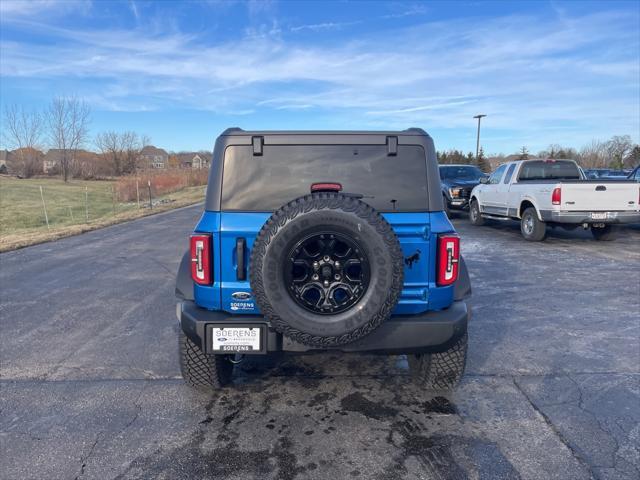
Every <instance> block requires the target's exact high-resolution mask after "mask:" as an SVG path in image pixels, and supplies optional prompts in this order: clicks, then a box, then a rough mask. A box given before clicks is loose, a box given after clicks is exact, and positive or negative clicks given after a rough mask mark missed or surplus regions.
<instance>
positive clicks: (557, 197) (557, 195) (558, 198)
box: [551, 187, 562, 205]
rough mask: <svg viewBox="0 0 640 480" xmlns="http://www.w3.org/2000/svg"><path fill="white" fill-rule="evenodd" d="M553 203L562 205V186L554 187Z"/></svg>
mask: <svg viewBox="0 0 640 480" xmlns="http://www.w3.org/2000/svg"><path fill="white" fill-rule="evenodd" d="M551 203H552V204H553V205H560V204H561V203H562V189H561V188H560V187H556V188H554V189H553V193H552V194H551Z"/></svg>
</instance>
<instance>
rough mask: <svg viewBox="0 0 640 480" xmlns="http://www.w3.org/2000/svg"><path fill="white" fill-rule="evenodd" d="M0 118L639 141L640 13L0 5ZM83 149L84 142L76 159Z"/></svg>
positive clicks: (442, 139) (439, 5)
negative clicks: (83, 107)
mask: <svg viewBox="0 0 640 480" xmlns="http://www.w3.org/2000/svg"><path fill="white" fill-rule="evenodd" d="M0 27H1V37H0V49H1V51H0V73H1V82H0V95H1V99H2V104H3V106H4V105H6V104H9V103H18V104H22V105H25V106H27V107H28V108H41V107H43V106H44V105H46V104H47V103H48V102H49V101H50V100H51V98H52V97H53V96H54V95H76V96H78V97H81V98H84V99H85V100H86V101H87V102H88V103H89V104H90V105H91V108H92V110H93V114H92V124H91V132H92V135H95V134H96V133H98V132H100V131H104V130H116V131H122V130H135V131H137V132H139V133H143V134H147V135H149V136H150V137H151V139H152V143H154V144H155V145H158V146H160V147H163V148H166V149H170V150H199V149H207V150H208V149H210V148H211V147H212V145H213V142H214V140H215V137H216V136H217V135H218V134H219V133H220V132H221V131H222V130H223V129H225V128H226V127H229V126H239V127H242V128H245V129H332V130H340V129H403V128H407V127H411V126H417V127H422V128H424V129H425V130H427V131H428V132H429V133H430V134H431V135H432V136H433V137H434V139H435V142H436V147H437V148H439V149H448V148H459V149H463V150H465V151H471V150H475V123H474V122H475V121H474V120H473V119H472V117H473V115H475V114H477V113H485V114H487V115H488V116H487V118H486V119H484V120H483V130H482V142H481V143H482V145H483V147H484V149H485V151H486V152H488V153H498V152H503V153H510V152H513V151H516V150H518V149H519V148H520V147H521V146H522V145H526V146H527V147H529V149H530V150H531V151H534V152H535V151H537V150H539V149H542V148H544V147H546V146H547V145H548V144H550V143H561V144H563V145H568V146H578V147H579V146H581V145H583V144H585V143H587V142H589V141H590V140H591V139H607V138H609V137H610V136H612V135H625V134H628V135H631V136H632V138H633V139H634V141H636V142H638V141H639V140H640V139H639V136H640V2H638V1H622V2H614V1H609V2H577V1H572V2H558V1H552V2H545V1H535V2H506V1H501V2H479V1H474V2H465V1H459V2H454V1H451V2H425V3H421V2H370V3H369V2H346V1H339V2H338V1H336V2H316V3H314V2H275V1H262V2H258V1H254V2H240V1H222V0H219V1H217V0H210V1H200V2H170V1H163V2H144V1H123V2H110V1H97V0H96V1H93V2H77V1H73V0H64V1H60V0H58V1H56V0H41V1H40V0H33V1H25V0H20V1H12V0H2V2H1V3H0ZM89 146H91V145H89Z"/></svg>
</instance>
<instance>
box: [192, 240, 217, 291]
mask: <svg viewBox="0 0 640 480" xmlns="http://www.w3.org/2000/svg"><path fill="white" fill-rule="evenodd" d="M211 263H212V262H211V235H205V234H201V233H198V234H193V235H191V278H192V279H193V281H194V282H196V283H197V284H199V285H211V269H212V268H213V265H212V264H211Z"/></svg>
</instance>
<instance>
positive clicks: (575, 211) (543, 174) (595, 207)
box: [469, 160, 640, 241]
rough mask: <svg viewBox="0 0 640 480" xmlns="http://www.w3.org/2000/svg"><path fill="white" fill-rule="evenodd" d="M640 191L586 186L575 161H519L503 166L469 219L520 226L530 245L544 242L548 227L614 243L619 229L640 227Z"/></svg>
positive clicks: (475, 196)
mask: <svg viewBox="0 0 640 480" xmlns="http://www.w3.org/2000/svg"><path fill="white" fill-rule="evenodd" d="M639 203H640V187H639V186H638V183H637V182H634V181H632V180H586V179H585V177H584V174H583V173H582V171H581V169H580V167H578V165H577V164H576V162H574V161H573V160H519V161H516V162H509V163H505V164H503V165H500V166H499V167H498V168H497V169H496V170H495V171H494V172H493V173H492V174H491V175H490V176H489V177H488V178H483V179H482V181H481V183H480V185H478V186H476V187H475V188H474V189H473V190H472V192H471V197H470V204H469V219H470V220H471V223H472V224H473V225H482V224H483V223H484V221H485V219H487V218H491V219H497V220H508V219H515V220H520V231H521V232H522V236H523V237H524V238H525V239H526V240H531V241H541V240H544V238H545V236H546V225H547V224H550V225H552V226H554V225H560V226H562V227H564V228H567V229H573V228H576V227H579V226H582V227H583V228H585V229H587V228H591V232H592V233H593V236H594V238H596V239H597V240H610V239H612V238H613V227H612V225H614V224H621V223H640V206H639Z"/></svg>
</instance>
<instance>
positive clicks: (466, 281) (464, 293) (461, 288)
mask: <svg viewBox="0 0 640 480" xmlns="http://www.w3.org/2000/svg"><path fill="white" fill-rule="evenodd" d="M470 296H471V279H470V278H469V271H468V270H467V264H466V263H465V261H464V257H463V256H462V255H460V263H459V265H458V280H456V283H455V284H454V285H453V300H454V301H456V302H457V301H458V300H464V299H465V298H469V297H470Z"/></svg>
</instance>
